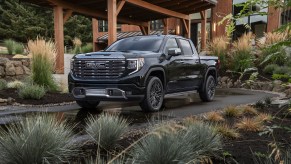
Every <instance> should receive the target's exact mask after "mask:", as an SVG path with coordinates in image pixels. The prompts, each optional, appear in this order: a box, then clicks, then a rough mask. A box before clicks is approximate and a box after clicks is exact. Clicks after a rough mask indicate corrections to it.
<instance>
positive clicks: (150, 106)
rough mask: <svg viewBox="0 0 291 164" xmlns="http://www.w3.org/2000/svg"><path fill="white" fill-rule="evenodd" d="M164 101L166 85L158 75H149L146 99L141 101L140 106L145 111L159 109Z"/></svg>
mask: <svg viewBox="0 0 291 164" xmlns="http://www.w3.org/2000/svg"><path fill="white" fill-rule="evenodd" d="M163 102H164V87H163V83H162V82H161V80H160V79H159V78H158V77H153V76H151V77H149V79H148V82H147V86H146V94H145V98H144V100H143V101H142V102H141V103H140V107H141V109H142V110H143V111H145V112H157V111H159V110H160V109H161V108H162V106H163Z"/></svg>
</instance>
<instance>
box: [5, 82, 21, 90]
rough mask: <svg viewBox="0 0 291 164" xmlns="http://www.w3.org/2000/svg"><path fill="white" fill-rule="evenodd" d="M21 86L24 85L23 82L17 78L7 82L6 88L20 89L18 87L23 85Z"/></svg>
mask: <svg viewBox="0 0 291 164" xmlns="http://www.w3.org/2000/svg"><path fill="white" fill-rule="evenodd" d="M23 86H24V84H23V82H21V81H18V80H15V81H12V82H9V83H8V84H7V88H14V89H20V88H21V87H23Z"/></svg>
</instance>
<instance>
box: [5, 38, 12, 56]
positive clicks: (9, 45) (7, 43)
mask: <svg viewBox="0 0 291 164" xmlns="http://www.w3.org/2000/svg"><path fill="white" fill-rule="evenodd" d="M14 43H15V42H14V40H12V39H6V40H4V45H5V47H6V48H7V51H8V54H10V55H12V54H13V53H14Z"/></svg>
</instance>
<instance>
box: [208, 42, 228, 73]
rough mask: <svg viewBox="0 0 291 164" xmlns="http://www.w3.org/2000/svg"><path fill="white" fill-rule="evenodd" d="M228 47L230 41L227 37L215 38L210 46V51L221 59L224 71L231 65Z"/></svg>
mask: <svg viewBox="0 0 291 164" xmlns="http://www.w3.org/2000/svg"><path fill="white" fill-rule="evenodd" d="M228 45H229V39H228V38H227V37H217V38H214V39H213V40H212V42H211V43H210V45H209V50H210V51H211V53H212V55H215V56H218V57H219V60H220V62H221V64H220V65H221V69H222V70H226V69H227V68H228V65H229V64H228V62H227V51H228Z"/></svg>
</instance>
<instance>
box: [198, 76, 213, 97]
mask: <svg viewBox="0 0 291 164" xmlns="http://www.w3.org/2000/svg"><path fill="white" fill-rule="evenodd" d="M215 87H216V84H215V79H214V77H213V76H212V75H209V76H208V77H207V79H206V82H205V86H204V88H203V89H202V90H201V91H200V92H199V96H200V99H201V100H202V101H204V102H209V101H212V100H213V99H214V96H215Z"/></svg>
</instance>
